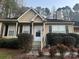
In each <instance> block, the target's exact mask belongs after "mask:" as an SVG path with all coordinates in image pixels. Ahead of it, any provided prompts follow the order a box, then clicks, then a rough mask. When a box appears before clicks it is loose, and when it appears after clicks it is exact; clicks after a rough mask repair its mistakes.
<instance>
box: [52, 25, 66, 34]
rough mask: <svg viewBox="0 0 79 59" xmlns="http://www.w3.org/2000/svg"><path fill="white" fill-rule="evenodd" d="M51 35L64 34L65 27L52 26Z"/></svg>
mask: <svg viewBox="0 0 79 59" xmlns="http://www.w3.org/2000/svg"><path fill="white" fill-rule="evenodd" d="M52 32H53V33H66V28H65V25H52Z"/></svg>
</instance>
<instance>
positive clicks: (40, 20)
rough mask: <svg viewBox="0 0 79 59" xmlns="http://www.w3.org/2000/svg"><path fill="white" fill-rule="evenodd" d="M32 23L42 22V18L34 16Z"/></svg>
mask: <svg viewBox="0 0 79 59" xmlns="http://www.w3.org/2000/svg"><path fill="white" fill-rule="evenodd" d="M34 22H42V18H41V17H40V16H38V15H37V16H36V17H35V19H34Z"/></svg>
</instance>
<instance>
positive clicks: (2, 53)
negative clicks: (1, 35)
mask: <svg viewBox="0 0 79 59" xmlns="http://www.w3.org/2000/svg"><path fill="white" fill-rule="evenodd" d="M17 54H18V50H8V49H4V50H3V49H0V59H9V58H10V57H12V56H14V55H17Z"/></svg>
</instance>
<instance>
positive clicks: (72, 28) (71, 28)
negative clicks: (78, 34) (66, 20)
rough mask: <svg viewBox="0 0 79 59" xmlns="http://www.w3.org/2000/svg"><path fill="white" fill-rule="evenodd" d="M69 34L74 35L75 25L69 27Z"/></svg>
mask: <svg viewBox="0 0 79 59" xmlns="http://www.w3.org/2000/svg"><path fill="white" fill-rule="evenodd" d="M68 32H69V33H74V26H73V25H68Z"/></svg>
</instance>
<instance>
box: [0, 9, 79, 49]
mask: <svg viewBox="0 0 79 59" xmlns="http://www.w3.org/2000/svg"><path fill="white" fill-rule="evenodd" d="M74 25H75V22H74V21H64V20H57V19H45V18H43V17H41V15H39V14H38V13H37V12H36V11H35V10H34V9H28V10H27V11H26V12H25V13H24V14H22V15H21V16H20V17H19V18H18V19H0V36H1V37H3V38H17V34H19V33H31V34H32V35H33V36H34V43H33V47H34V48H38V47H41V48H43V46H44V45H45V42H46V41H45V39H46V34H47V33H49V32H53V33H76V31H78V32H79V26H78V28H77V27H76V26H74ZM74 29H75V31H74ZM78 32H77V33H78Z"/></svg>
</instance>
